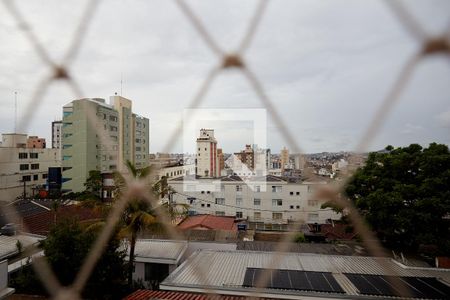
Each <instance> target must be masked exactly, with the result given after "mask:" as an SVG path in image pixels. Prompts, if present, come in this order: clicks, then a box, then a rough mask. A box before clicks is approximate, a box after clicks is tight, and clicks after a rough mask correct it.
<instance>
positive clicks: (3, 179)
mask: <svg viewBox="0 0 450 300" xmlns="http://www.w3.org/2000/svg"><path fill="white" fill-rule="evenodd" d="M19 153H26V154H27V158H24V159H19ZM30 153H36V154H37V155H38V158H37V159H36V158H30ZM21 164H23V165H25V164H27V165H28V170H20V165H21ZM31 164H39V168H38V169H33V170H32V169H31ZM49 167H61V159H60V155H59V150H58V149H48V148H47V149H37V148H0V201H8V202H9V201H14V200H15V198H16V197H18V196H20V195H22V193H23V183H22V182H20V181H21V180H22V177H23V176H27V175H29V176H31V181H28V182H26V190H27V195H31V193H32V187H36V186H38V185H43V184H45V183H46V180H47V179H46V178H44V175H46V174H48V168H49ZM34 175H37V180H34Z"/></svg>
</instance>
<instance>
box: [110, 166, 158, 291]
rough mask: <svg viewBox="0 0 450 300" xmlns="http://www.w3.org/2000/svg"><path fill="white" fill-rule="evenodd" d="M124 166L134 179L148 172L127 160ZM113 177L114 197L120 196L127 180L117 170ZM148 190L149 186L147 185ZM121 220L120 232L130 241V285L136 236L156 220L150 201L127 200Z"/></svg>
mask: <svg viewBox="0 0 450 300" xmlns="http://www.w3.org/2000/svg"><path fill="white" fill-rule="evenodd" d="M126 166H127V169H128V172H129V173H130V175H131V176H132V177H133V178H135V179H145V178H146V177H148V175H149V174H150V167H146V168H143V169H138V168H136V167H135V166H134V165H133V164H132V163H131V162H130V161H127V163H126ZM114 178H115V185H116V191H115V195H116V197H120V196H121V195H122V194H123V193H125V191H126V190H127V189H128V186H127V182H126V180H125V178H124V177H123V176H122V174H120V173H119V172H116V173H115V174H114ZM149 181H150V180H149ZM150 190H151V187H150V185H149V191H150ZM122 222H123V225H124V227H123V229H122V230H121V234H122V235H126V236H128V239H129V242H130V255H129V262H128V271H127V272H128V274H127V278H128V285H129V286H131V285H132V283H133V269H134V268H133V266H134V256H135V255H134V252H135V248H136V240H137V236H138V234H139V232H141V231H142V230H144V229H145V228H147V227H149V226H151V225H152V224H155V223H156V222H157V221H156V216H155V214H154V211H153V209H152V207H151V205H150V203H149V202H148V201H146V199H142V198H135V199H130V200H129V201H128V204H127V206H126V208H125V210H124V213H123V216H122Z"/></svg>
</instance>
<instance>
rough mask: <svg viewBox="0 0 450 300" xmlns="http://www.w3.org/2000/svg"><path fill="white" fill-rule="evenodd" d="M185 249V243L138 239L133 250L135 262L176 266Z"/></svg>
mask: <svg viewBox="0 0 450 300" xmlns="http://www.w3.org/2000/svg"><path fill="white" fill-rule="evenodd" d="M186 249H187V242H186V241H170V240H154V239H151V240H150V239H149V240H147V239H138V240H137V241H136V248H135V250H134V251H135V252H134V253H135V261H137V262H147V263H159V264H178V262H179V261H180V259H181V257H182V256H183V254H184V252H185V251H186Z"/></svg>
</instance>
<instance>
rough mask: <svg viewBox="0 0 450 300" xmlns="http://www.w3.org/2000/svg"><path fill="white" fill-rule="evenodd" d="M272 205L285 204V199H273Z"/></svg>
mask: <svg viewBox="0 0 450 300" xmlns="http://www.w3.org/2000/svg"><path fill="white" fill-rule="evenodd" d="M272 206H283V200H281V199H272Z"/></svg>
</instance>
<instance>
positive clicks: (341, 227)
mask: <svg viewBox="0 0 450 300" xmlns="http://www.w3.org/2000/svg"><path fill="white" fill-rule="evenodd" d="M349 226H350V225H345V224H339V223H335V224H334V226H333V225H331V224H321V225H320V233H322V234H323V235H325V236H326V237H327V238H328V239H338V240H352V239H354V238H355V237H356V235H357V233H356V232H354V231H353V230H352V231H351V232H346V229H347V227H349Z"/></svg>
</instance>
